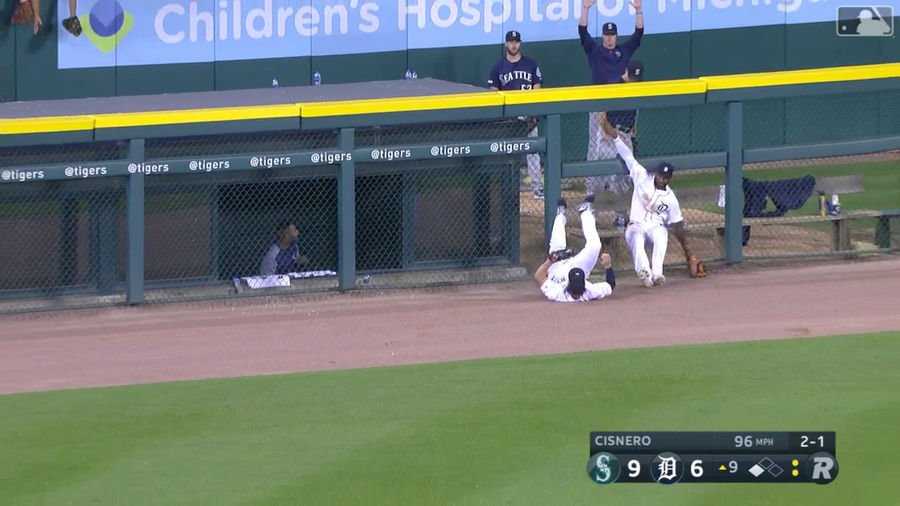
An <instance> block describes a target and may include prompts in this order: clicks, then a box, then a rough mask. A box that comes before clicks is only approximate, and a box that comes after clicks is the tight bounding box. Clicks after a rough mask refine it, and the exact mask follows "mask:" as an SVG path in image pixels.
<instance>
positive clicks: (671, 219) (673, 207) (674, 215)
mask: <svg viewBox="0 0 900 506" xmlns="http://www.w3.org/2000/svg"><path fill="white" fill-rule="evenodd" d="M669 191H672V189H671V188H670V189H669ZM671 200H672V201H671V202H670V203H669V211H668V213H667V214H668V220H667V221H666V224H667V225H671V224H673V223H678V222H679V221H684V216H682V214H681V204H679V203H678V199H677V198H675V192H672V199H671Z"/></svg>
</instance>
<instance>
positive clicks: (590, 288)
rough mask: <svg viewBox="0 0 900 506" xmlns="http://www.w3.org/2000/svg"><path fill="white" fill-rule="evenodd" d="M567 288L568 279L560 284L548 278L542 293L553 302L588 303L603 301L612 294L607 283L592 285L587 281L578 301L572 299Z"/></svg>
mask: <svg viewBox="0 0 900 506" xmlns="http://www.w3.org/2000/svg"><path fill="white" fill-rule="evenodd" d="M566 272H568V271H566ZM566 286H568V280H567V279H566V280H565V281H563V282H561V283H560V282H558V281H557V280H555V279H552V278H547V281H544V284H543V285H541V292H543V293H544V296H545V297H547V298H548V299H550V300H552V301H553V302H587V301H589V300H594V299H602V298H603V297H607V296H609V295H610V294H612V287H611V286H609V283H607V282H605V281H604V282H602V283H591V282H590V281H587V280H585V282H584V293H583V294H581V297H579V298H577V299H575V298H572V295H571V294H570V293H569V292H567V291H566Z"/></svg>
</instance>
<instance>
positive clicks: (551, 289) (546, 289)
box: [541, 279, 569, 302]
mask: <svg viewBox="0 0 900 506" xmlns="http://www.w3.org/2000/svg"><path fill="white" fill-rule="evenodd" d="M541 292H542V293H543V294H544V297H547V298H548V299H550V300H552V301H553V302H567V301H568V300H569V299H568V297H566V289H565V287H564V286H563V285H561V284H559V283H557V282H555V281H552V280H549V279H548V280H547V281H544V284H543V285H541Z"/></svg>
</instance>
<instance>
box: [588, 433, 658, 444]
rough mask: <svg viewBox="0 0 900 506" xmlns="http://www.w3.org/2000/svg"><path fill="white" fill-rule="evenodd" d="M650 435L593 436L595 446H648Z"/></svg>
mask: <svg viewBox="0 0 900 506" xmlns="http://www.w3.org/2000/svg"><path fill="white" fill-rule="evenodd" d="M650 443H651V439H650V436H604V435H600V436H597V437H595V438H594V444H596V445H597V446H650Z"/></svg>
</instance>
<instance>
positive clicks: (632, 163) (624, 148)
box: [600, 113, 647, 179]
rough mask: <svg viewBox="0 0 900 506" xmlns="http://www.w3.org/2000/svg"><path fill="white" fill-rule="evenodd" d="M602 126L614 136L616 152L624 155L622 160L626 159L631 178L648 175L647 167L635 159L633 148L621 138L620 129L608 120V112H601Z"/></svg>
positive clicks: (605, 131) (604, 131)
mask: <svg viewBox="0 0 900 506" xmlns="http://www.w3.org/2000/svg"><path fill="white" fill-rule="evenodd" d="M600 127H601V128H603V133H605V134H606V135H608V136H609V137H612V139H613V144H615V146H616V152H618V153H619V156H621V157H622V160H624V161H625V166H626V167H628V173H629V174H630V175H631V179H639V178H643V177H645V176H646V175H647V169H645V168H644V166H643V165H641V164H639V163H638V161H637V160H635V159H634V153H633V152H632V151H631V148H629V147H628V144H625V143H624V142H622V139H620V138H619V132H618V130H616V129H615V128H613V126H612V125H611V124H610V123H609V121H607V119H606V113H602V114H600Z"/></svg>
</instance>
